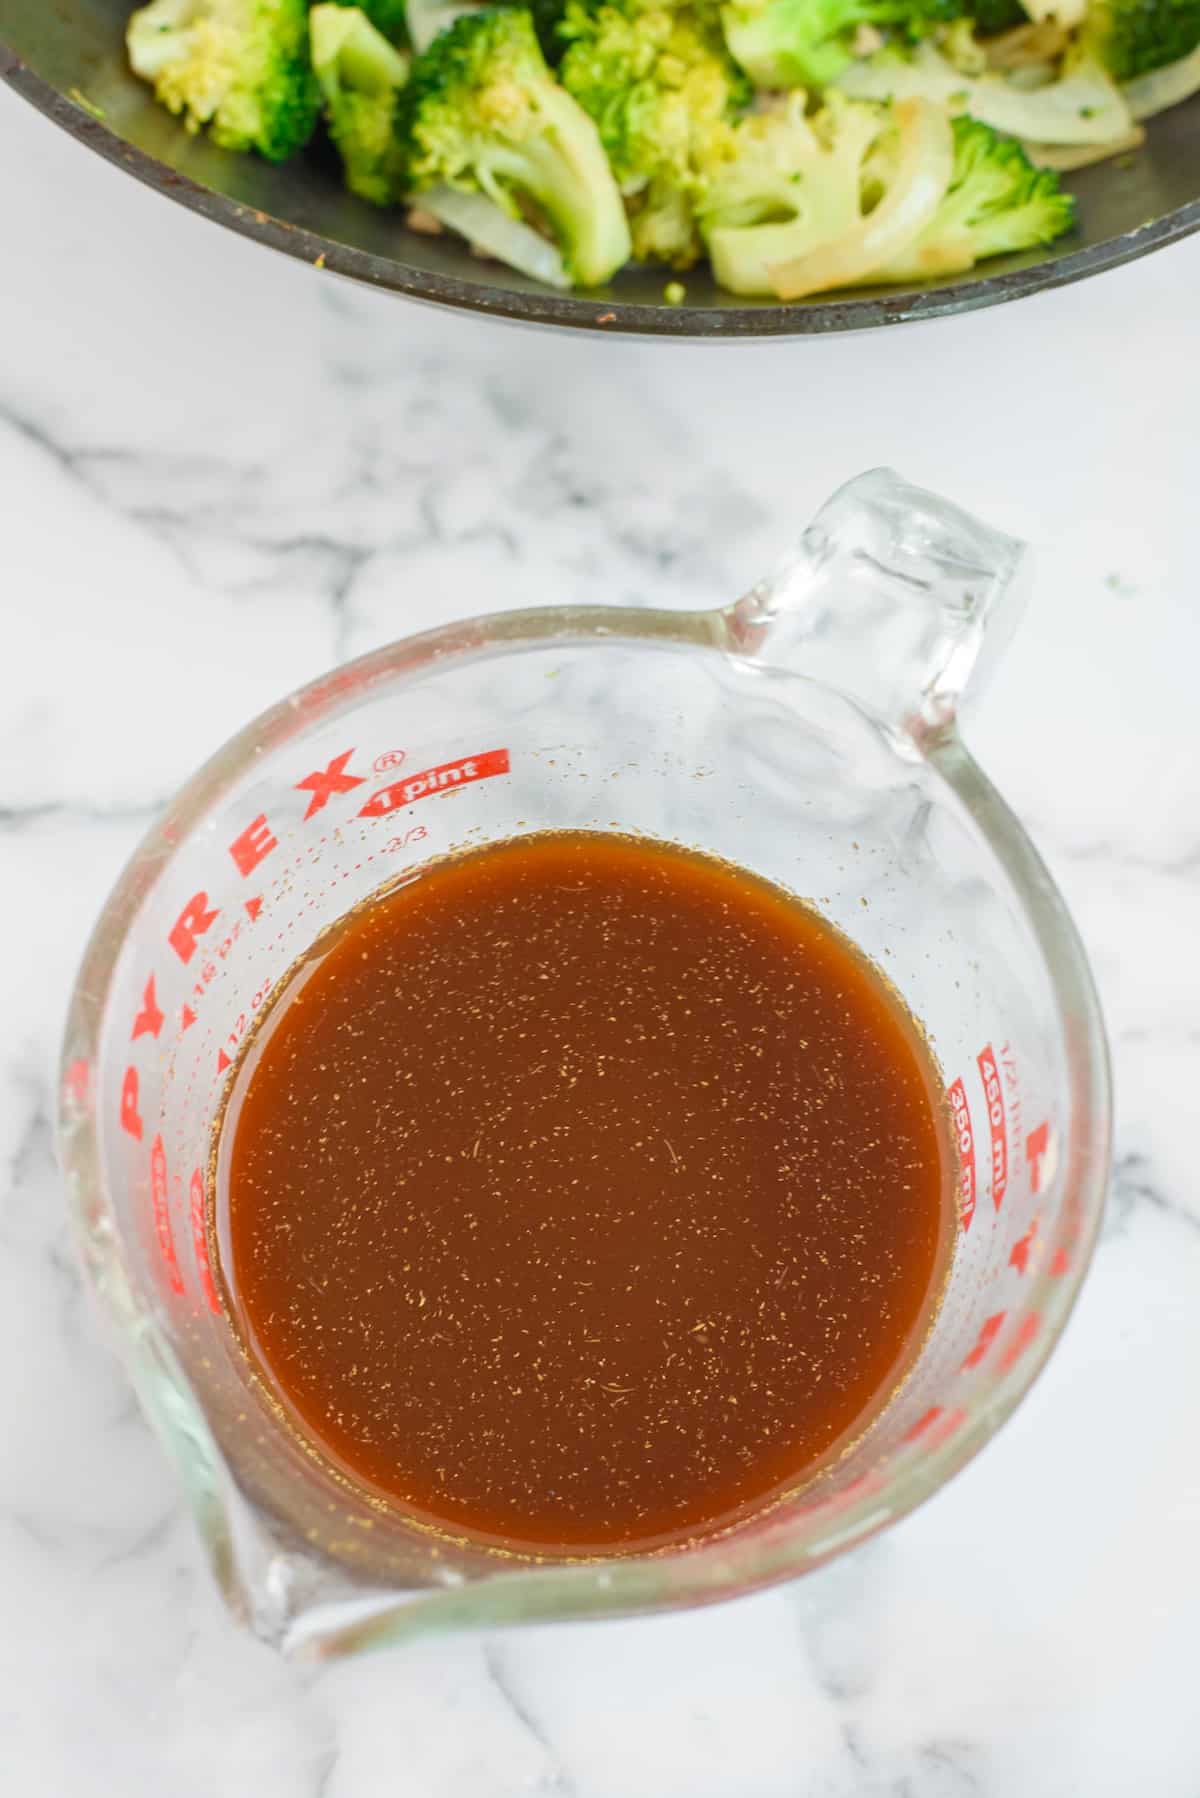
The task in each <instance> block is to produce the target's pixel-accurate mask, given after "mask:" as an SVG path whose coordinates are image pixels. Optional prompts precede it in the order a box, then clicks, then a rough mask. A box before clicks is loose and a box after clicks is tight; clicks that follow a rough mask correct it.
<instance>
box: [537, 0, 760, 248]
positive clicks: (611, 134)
mask: <svg viewBox="0 0 1200 1798" xmlns="http://www.w3.org/2000/svg"><path fill="white" fill-rule="evenodd" d="M560 31H561V35H562V37H563V39H564V41H565V43H566V45H567V49H566V54H565V55H564V57H563V60H562V63H561V65H560V68H559V78H560V79H561V81H562V83H563V86H564V87H565V88H566V89H567V91H568V92H569V93H571V94H573V95H574V97H575V99H577V100H578V102H579V104H580V105H581V106H582V107H583V108H584V110H585V112H587V113H589V114H590V116H591V117H592V118H593V119H594V120H595V121H596V125H597V128H598V129H599V132H600V139H601V142H602V143H603V145H604V149H605V152H606V153H607V155H608V159H609V162H610V164H611V166H612V169H613V173H614V174H615V176H616V178H617V183H618V185H619V187H620V189H621V192H622V194H623V195H624V196H625V199H626V201H627V204H628V207H629V213H630V224H631V227H632V232H633V247H634V254H635V255H636V256H637V257H638V259H639V261H642V262H662V263H666V264H667V265H668V266H669V267H672V268H689V267H690V266H691V265H692V263H694V262H695V261H696V260H697V259H698V258H699V256H700V254H701V244H700V237H699V233H698V232H697V229H696V223H695V217H694V211H693V206H692V189H693V187H694V183H695V175H696V169H697V165H698V162H699V160H700V159H701V157H702V156H703V155H704V153H705V146H706V143H707V140H708V139H709V137H710V136H711V134H712V133H713V132H714V130H718V129H720V128H721V127H722V126H723V125H724V123H725V122H726V121H727V120H729V119H731V118H733V117H734V116H735V115H736V114H737V112H739V111H740V110H741V109H742V108H743V107H744V106H745V105H746V104H747V103H748V102H749V99H750V89H749V86H748V84H747V82H746V80H745V77H744V76H743V75H742V73H741V71H740V70H739V69H738V68H737V67H736V66H735V64H734V63H733V62H732V61H731V59H730V57H729V54H728V51H727V50H726V48H725V45H724V42H723V40H722V38H721V34H720V30H719V27H718V24H717V20H716V14H715V11H714V10H713V9H712V8H711V7H710V8H709V9H708V11H707V12H701V11H699V10H697V9H696V8H695V7H692V6H687V5H680V6H672V5H669V4H667V5H664V4H662V3H661V0H656V3H653V4H648V3H646V0H599V3H594V0H593V3H585V0H570V4H569V5H568V7H567V10H566V14H565V17H564V19H563V22H562V25H561V27H560Z"/></svg>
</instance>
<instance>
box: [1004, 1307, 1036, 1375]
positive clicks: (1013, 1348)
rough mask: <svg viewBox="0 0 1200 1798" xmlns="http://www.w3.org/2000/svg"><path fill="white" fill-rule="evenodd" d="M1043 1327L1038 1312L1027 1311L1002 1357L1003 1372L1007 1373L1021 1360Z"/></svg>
mask: <svg viewBox="0 0 1200 1798" xmlns="http://www.w3.org/2000/svg"><path fill="white" fill-rule="evenodd" d="M1041 1327H1042V1320H1041V1318H1040V1317H1039V1316H1038V1314H1037V1312H1036V1311H1028V1312H1026V1314H1025V1316H1024V1317H1023V1318H1022V1319H1021V1321H1020V1323H1019V1324H1018V1326H1017V1329H1016V1333H1015V1334H1014V1336H1013V1339H1012V1341H1011V1342H1010V1343H1009V1345H1008V1347H1007V1348H1006V1349H1005V1351H1004V1353H1003V1354H1002V1355H1001V1357H1000V1371H1001V1373H1007V1372H1008V1370H1009V1368H1010V1367H1012V1366H1013V1365H1014V1364H1015V1363H1016V1362H1017V1361H1019V1360H1020V1358H1021V1356H1022V1355H1023V1354H1024V1353H1025V1350H1026V1349H1027V1348H1028V1347H1029V1345H1030V1343H1031V1342H1032V1341H1033V1339H1034V1337H1035V1336H1036V1335H1037V1333H1038V1331H1039V1330H1040V1329H1041Z"/></svg>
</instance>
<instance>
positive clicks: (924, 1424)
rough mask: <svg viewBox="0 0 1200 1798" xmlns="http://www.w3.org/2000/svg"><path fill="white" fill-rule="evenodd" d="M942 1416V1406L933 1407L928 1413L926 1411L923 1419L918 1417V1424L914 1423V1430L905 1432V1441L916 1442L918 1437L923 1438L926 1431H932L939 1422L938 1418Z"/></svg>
mask: <svg viewBox="0 0 1200 1798" xmlns="http://www.w3.org/2000/svg"><path fill="white" fill-rule="evenodd" d="M941 1415H942V1406H941V1405H931V1406H930V1408H929V1410H928V1411H926V1412H925V1413H924V1414H923V1415H922V1416H921V1417H918V1419H917V1421H916V1423H914V1425H913V1427H912V1429H911V1430H908V1431H906V1432H905V1436H904V1440H905V1441H906V1442H915V1441H916V1440H917V1437H918V1436H923V1435H924V1434H925V1432H926V1430H928V1429H931V1428H932V1427H933V1425H934V1424H935V1423H936V1422H937V1420H938V1418H939V1417H940V1416H941Z"/></svg>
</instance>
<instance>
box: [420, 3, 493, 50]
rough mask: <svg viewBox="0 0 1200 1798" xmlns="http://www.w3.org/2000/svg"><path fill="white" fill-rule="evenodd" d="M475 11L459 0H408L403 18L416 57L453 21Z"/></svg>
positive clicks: (472, 7)
mask: <svg viewBox="0 0 1200 1798" xmlns="http://www.w3.org/2000/svg"><path fill="white" fill-rule="evenodd" d="M475 10H476V9H475V7H474V6H469V5H463V4H461V3H460V0H408V5H407V6H406V8H405V12H404V17H405V22H406V24H407V26H408V35H409V38H410V39H411V41H412V47H413V49H414V50H415V51H416V52H417V54H418V55H420V53H421V51H422V50H428V48H429V46H430V44H432V42H433V40H434V38H435V37H438V36H439V35H440V34H441V33H442V32H443V31H445V29H446V27H447V25H453V23H454V21H455V19H461V18H462V16H463V14H464V13H466V12H474V11H475Z"/></svg>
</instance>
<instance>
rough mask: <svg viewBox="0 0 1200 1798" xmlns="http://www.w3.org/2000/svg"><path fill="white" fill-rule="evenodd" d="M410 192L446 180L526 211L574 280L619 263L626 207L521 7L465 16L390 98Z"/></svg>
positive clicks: (586, 279)
mask: <svg viewBox="0 0 1200 1798" xmlns="http://www.w3.org/2000/svg"><path fill="white" fill-rule="evenodd" d="M396 130H397V141H398V142H399V144H400V146H401V150H402V153H403V157H404V165H405V172H404V178H405V183H406V186H407V189H408V191H410V192H414V193H419V192H420V191H421V189H422V188H428V187H433V186H436V185H438V184H439V183H443V182H444V183H445V184H446V185H447V186H450V187H457V188H460V189H463V190H464V191H466V192H476V191H477V192H481V193H484V194H486V195H487V197H488V198H489V199H490V200H493V201H494V202H495V204H496V205H498V206H500V207H501V208H502V209H503V210H504V211H505V212H507V213H509V215H510V216H511V217H514V218H516V217H520V216H524V215H526V214H530V213H531V214H532V215H533V217H534V219H535V220H536V221H537V222H539V223H544V224H545V225H546V226H547V227H548V229H549V231H550V233H551V234H552V235H553V236H554V238H555V239H556V240H557V242H558V244H559V247H560V248H561V250H562V253H563V258H564V261H565V264H566V267H567V271H568V273H569V274H570V276H571V278H572V280H574V281H576V282H579V283H580V284H582V285H583V286H585V287H592V286H597V285H599V284H600V283H601V282H604V281H607V280H608V279H609V277H610V276H611V275H612V274H613V273H614V272H615V271H616V270H617V269H618V268H620V266H621V264H622V263H623V262H625V261H626V260H627V259H628V256H629V252H630V238H629V227H628V224H627V223H626V219H625V209H624V207H623V205H622V204H621V196H620V193H619V192H618V191H617V184H616V182H615V181H614V179H613V175H612V170H611V169H610V168H609V166H608V162H607V160H606V159H605V155H604V150H603V147H602V146H601V143H600V137H599V134H598V132H597V130H596V127H595V125H594V124H593V122H592V120H591V119H590V118H589V117H588V115H587V113H586V112H584V110H583V108H582V107H580V106H579V105H577V104H576V102H575V101H574V100H573V99H572V98H571V96H570V94H568V93H565V92H564V91H563V89H562V88H561V87H559V86H558V84H557V82H556V81H555V80H554V77H553V76H552V75H551V73H550V71H549V69H548V68H547V67H546V62H545V58H544V57H543V55H542V53H541V50H540V49H539V48H538V41H537V38H536V36H535V34H534V29H533V20H532V19H531V17H530V15H529V12H528V11H527V10H526V9H525V8H515V7H514V8H508V7H499V6H493V7H488V8H485V9H483V10H481V11H479V12H475V13H470V14H467V15H465V16H464V17H463V18H461V19H458V20H456V21H455V23H454V24H453V25H451V26H450V28H449V29H448V30H446V31H443V32H442V33H441V35H440V36H439V37H437V38H435V39H434V41H433V43H432V44H431V45H430V46H429V48H428V50H426V51H425V52H424V53H423V54H422V55H421V56H419V57H418V58H417V60H416V61H415V63H414V64H413V67H412V72H411V75H410V77H409V82H408V85H407V87H406V88H405V89H404V90H403V92H402V93H401V95H400V103H399V107H398V112H397V124H396Z"/></svg>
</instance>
